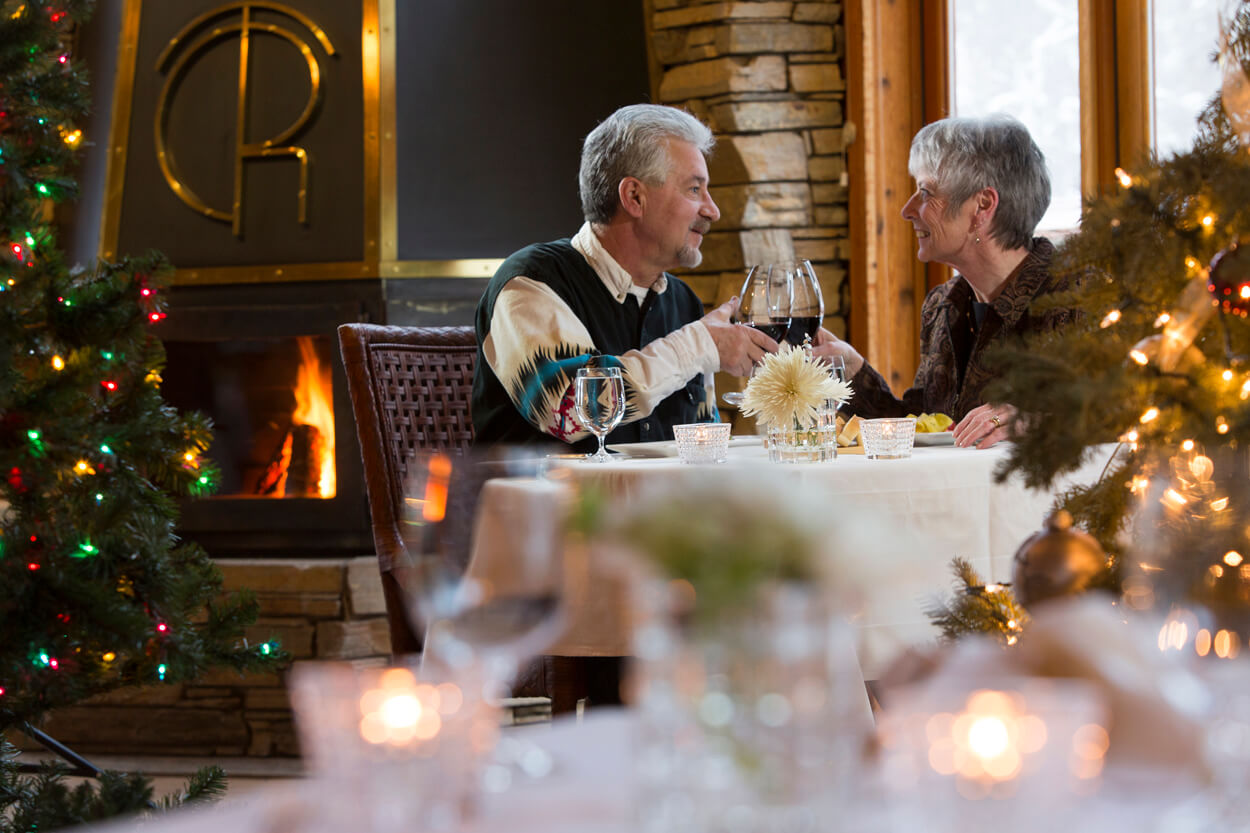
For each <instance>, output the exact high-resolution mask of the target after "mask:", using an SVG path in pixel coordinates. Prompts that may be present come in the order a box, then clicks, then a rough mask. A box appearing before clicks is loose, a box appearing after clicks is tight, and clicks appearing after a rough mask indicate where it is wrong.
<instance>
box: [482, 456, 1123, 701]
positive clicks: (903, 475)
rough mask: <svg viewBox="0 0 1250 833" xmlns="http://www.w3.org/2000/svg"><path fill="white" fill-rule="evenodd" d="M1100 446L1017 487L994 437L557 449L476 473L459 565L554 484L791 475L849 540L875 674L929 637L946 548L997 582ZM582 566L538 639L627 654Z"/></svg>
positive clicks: (485, 550) (860, 627) (563, 649)
mask: <svg viewBox="0 0 1250 833" xmlns="http://www.w3.org/2000/svg"><path fill="white" fill-rule="evenodd" d="M918 436H923V435H918ZM1113 448H1114V447H1113V446H1108V447H1106V448H1105V449H1100V450H1099V452H1098V453H1096V454H1095V455H1092V456H1091V458H1090V459H1089V461H1088V462H1087V463H1086V464H1085V465H1084V466H1082V467H1081V468H1080V469H1079V470H1078V471H1076V472H1074V473H1073V474H1072V475H1070V476H1069V477H1068V478H1065V479H1064V480H1063V481H1062V482H1061V483H1059V484H1058V485H1057V488H1056V489H1055V490H1051V491H1038V490H1033V489H1029V488H1027V487H1026V486H1025V485H1024V484H1023V483H1022V482H1021V481H1020V480H1019V478H1015V477H1013V478H1011V479H1009V480H1007V481H1006V482H1003V483H998V482H996V479H995V471H996V470H997V469H998V468H999V467H1000V466H1001V464H1002V463H1003V461H1004V459H1005V457H1006V455H1007V453H1008V449H1007V447H1006V446H1004V445H1001V444H1000V445H999V446H997V447H995V448H990V449H984V450H980V449H961V448H955V447H953V446H939V447H918V448H916V449H915V450H914V451H913V452H912V454H911V456H910V457H909V458H906V459H899V460H870V459H867V458H866V457H864V456H863V455H862V454H859V455H856V454H846V453H843V454H841V455H839V456H838V457H837V459H836V460H833V461H829V462H825V463H811V464H801V465H785V466H778V465H775V464H770V463H769V459H768V452H767V450H766V449H765V448H764V446H763V444H762V443H761V438H759V437H755V436H743V437H734V438H732V439H731V440H730V442H729V445H728V450H727V460H726V462H724V463H722V464H709V465H686V464H683V462H682V461H681V460H680V459H679V457H678V455H677V446H676V443H673V442H667V443H641V444H638V446H637V447H634V446H628V445H622V446H616V447H615V449H614V450H615V451H616V452H617V454H616V455H614V456H613V457H612V459H611V460H610V461H609V462H607V463H602V464H595V463H587V462H584V461H582V460H579V459H572V458H568V457H559V458H554V459H552V460H551V461H549V463H548V464H547V465H546V466H545V476H544V477H537V478H506V479H499V480H495V481H492V482H491V483H489V484H487V486H486V489H485V490H484V492H483V497H482V508H481V517H480V520H479V526H478V529H477V537H476V539H475V542H474V545H473V560H472V562H471V563H470V565H469V573H470V575H471V576H474V577H477V578H482V579H485V580H487V581H498V580H503V578H504V577H505V576H506V575H507V573H508V572H509V570H510V569H511V565H512V564H513V558H514V550H515V546H516V541H517V540H518V537H519V536H520V535H522V534H523V531H524V530H525V529H526V528H527V526H530V525H543V524H550V522H551V516H552V514H553V512H560V511H562V510H561V509H560V507H561V506H563V505H564V504H561V503H560V502H559V501H558V500H557V496H558V495H559V494H561V493H562V492H563V493H567V492H565V490H567V489H574V488H576V489H584V488H593V489H595V490H598V491H599V492H600V493H602V494H603V495H605V496H606V499H607V500H608V501H609V503H610V505H611V507H612V508H613V511H618V512H623V511H628V509H629V507H631V506H634V505H637V503H638V502H639V500H641V499H642V498H644V497H645V496H647V495H648V494H652V493H654V492H655V491H656V490H659V489H664V490H669V489H673V488H675V487H679V486H680V484H681V483H690V484H698V483H701V482H703V481H705V480H707V479H709V478H711V479H716V480H723V481H734V482H737V483H739V484H741V485H742V487H743V488H745V489H751V488H758V489H759V490H761V491H763V490H766V489H769V488H772V489H774V490H775V489H791V488H793V489H795V490H798V491H802V492H804V493H807V494H808V495H810V496H811V497H812V499H813V502H814V503H818V504H819V503H821V502H823V505H824V507H825V509H826V510H827V511H828V512H830V513H834V514H836V515H837V516H838V517H840V518H845V519H847V523H848V527H846V528H843V529H842V530H841V531H840V532H839V534H840V535H843V536H850V537H853V538H856V539H857V542H856V544H855V546H854V547H849V548H848V554H847V555H846V558H848V559H851V560H853V561H854V562H855V569H854V571H853V572H854V574H855V580H856V582H857V584H858V585H859V587H858V591H859V594H860V604H859V610H858V611H857V612H855V613H854V614H853V616H854V623H855V626H856V633H857V637H856V639H857V647H858V650H859V656H860V661H861V663H862V664H863V665H864V670H865V674H866V675H867V676H868V678H869V679H875V677H876V676H877V674H878V673H879V672H880V671H881V670H882V669H883V668H884V666H885V665H886V664H887V663H888V662H889V661H890V660H891V659H892V657H893V656H894V655H895V654H896V653H897V652H898V651H899V650H901V649H902V648H904V647H907V646H917V645H924V644H927V643H930V642H932V641H933V640H934V639H935V637H936V632H935V631H934V629H933V627H932V625H931V624H930V623H929V620H928V619H927V617H926V616H925V614H924V610H925V609H926V607H927V606H928V604H929V603H930V601H931V600H932V599H933V598H934V597H935V596H938V595H940V594H942V593H943V592H945V591H946V590H947V588H948V587H949V586H950V584H951V578H952V577H951V572H950V562H951V559H952V558H954V557H956V556H959V557H961V558H963V559H965V560H967V561H968V562H969V563H971V564H972V566H973V567H975V568H976V569H977V571H978V572H979V573H980V574H981V575H982V576H983V577H985V579H986V580H987V581H996V582H1007V581H1010V580H1011V570H1012V565H1011V559H1012V555H1013V554H1014V553H1015V550H1016V548H1017V547H1018V546H1019V545H1020V542H1021V541H1023V540H1024V539H1025V538H1027V537H1028V536H1029V535H1031V534H1032V533H1033V532H1035V531H1037V530H1038V529H1039V528H1040V527H1041V526H1042V523H1043V521H1044V520H1045V517H1046V515H1047V514H1048V512H1049V511H1050V509H1051V506H1052V503H1053V501H1054V495H1055V494H1057V493H1058V492H1059V491H1062V489H1063V488H1066V485H1067V484H1070V483H1085V482H1090V481H1092V480H1094V479H1096V478H1097V477H1098V476H1099V474H1100V473H1101V471H1102V470H1103V468H1104V467H1105V465H1106V462H1107V459H1108V458H1109V457H1110V455H1111V453H1112V450H1113ZM752 483H755V484H757V486H756V487H753V486H752V485H751V484H752ZM586 569H588V570H589V571H590V574H591V578H590V579H589V582H590V587H592V588H593V592H592V593H591V594H590V595H588V596H586V597H585V598H584V599H583V601H582V603H581V604H579V605H577V606H575V607H574V608H573V609H571V610H569V611H568V614H567V616H568V625H567V627H566V628H565V631H564V634H563V635H562V637H561V639H560V640H559V641H558V642H557V643H556V645H555V646H554V647H553V649H552V651H551V652H552V653H555V654H563V655H568V656H624V655H627V654H628V653H629V640H630V636H629V630H628V622H627V620H626V616H625V596H624V588H623V586H622V585H621V583H620V581H619V579H618V578H617V577H616V576H615V575H614V574H613V573H612V572H611V571H610V570H605V569H603V568H602V565H599V564H597V563H596V562H595V560H594V558H593V553H592V556H591V563H590V564H589V565H587V568H586Z"/></svg>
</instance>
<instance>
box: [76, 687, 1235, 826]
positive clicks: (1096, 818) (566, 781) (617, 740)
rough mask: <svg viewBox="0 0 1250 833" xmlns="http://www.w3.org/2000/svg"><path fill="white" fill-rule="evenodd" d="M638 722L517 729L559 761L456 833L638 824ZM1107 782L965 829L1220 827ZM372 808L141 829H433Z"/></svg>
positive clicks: (1009, 808)
mask: <svg viewBox="0 0 1250 833" xmlns="http://www.w3.org/2000/svg"><path fill="white" fill-rule="evenodd" d="M638 729H639V725H638V719H637V716H636V715H633V714H631V713H630V712H627V711H624V712H618V711H612V710H606V711H603V710H600V711H595V712H593V713H592V714H590V715H588V716H587V718H586V720H585V721H583V722H581V723H577V722H574V721H573V719H572V718H566V719H564V720H560V721H556V723H554V724H552V725H549V726H537V727H527V728H525V729H523V730H510V731H520V732H524V733H525V735H526V736H528V737H529V738H532V739H533V740H534V741H535V742H537V743H539V744H541V745H542V746H544V747H545V748H547V749H549V750H550V751H551V752H552V754H553V758H554V761H555V766H554V769H553V771H552V773H551V775H550V776H548V777H547V778H545V779H542V780H539V781H522V782H517V783H515V784H514V785H513V786H512V787H511V788H510V789H508V790H507V791H505V792H502V793H499V794H496V795H488V796H486V797H485V798H484V799H483V800H482V801H481V802H480V803H479V805H478V809H477V811H476V814H475V817H474V818H473V819H472V820H471V821H470V822H469V823H468V824H467V825H466V826H464V827H460V828H457V833H625V831H635V830H637V829H638V825H637V822H636V821H635V811H636V810H637V803H638V797H637V795H636V790H635V786H634V784H635V781H634V774H633V757H632V754H631V748H632V746H633V743H634V739H635V738H636V737H637V736H638ZM857 780H858V779H857ZM1105 781H1106V783H1104V785H1103V788H1102V790H1101V791H1100V792H1099V793H1098V794H1096V795H1095V796H1093V797H1092V798H1089V799H1083V800H1081V801H1080V802H1079V803H1075V804H1074V801H1073V798H1072V797H1071V796H1068V797H1067V798H1066V799H1065V800H1064V801H1061V802H1058V803H1056V805H1055V806H1054V807H1053V808H1049V809H1048V808H1044V807H1043V808H1037V807H1033V808H1030V809H1031V814H1030V816H1029V817H1028V818H1020V817H1019V813H1020V811H1019V810H1018V809H1016V808H1015V807H1014V805H1013V804H1012V803H1011V802H1003V803H1001V804H1000V806H999V807H998V808H997V809H996V810H995V819H996V822H995V824H994V826H992V827H979V826H972V825H967V826H964V827H962V828H960V829H966V830H996V829H1003V830H1028V831H1041V830H1053V829H1056V828H1054V827H1052V826H1049V825H1048V824H1047V819H1048V818H1055V817H1057V815H1058V814H1061V813H1062V814H1064V815H1065V816H1066V820H1067V824H1066V825H1065V826H1064V828H1063V829H1065V830H1067V831H1070V833H1077V831H1080V833H1084V831H1091V832H1092V831H1099V833H1102V832H1103V831H1108V830H1125V831H1130V830H1131V831H1139V830H1140V831H1145V830H1197V829H1219V828H1201V827H1197V826H1193V825H1194V822H1195V819H1196V818H1197V817H1200V816H1201V815H1202V813H1203V812H1204V810H1203V809H1202V808H1201V807H1195V808H1194V809H1193V810H1187V809H1186V806H1185V801H1186V800H1187V799H1188V798H1189V797H1190V796H1191V795H1192V793H1193V787H1192V785H1191V784H1187V783H1186V782H1185V781H1184V779H1183V778H1180V777H1178V776H1177V774H1176V773H1168V772H1158V771H1153V772H1151V771H1133V770H1122V771H1118V772H1109V773H1107V777H1106V779H1105ZM842 787H843V789H845V787H846V785H842ZM418 789H419V786H418V785H413V790H414V792H413V794H412V795H410V796H408V798H409V800H415V798H416V790H418ZM831 789H838V785H831ZM374 809H377V808H375V806H374V805H373V802H372V800H371V798H370V797H368V796H363V795H360V794H356V793H353V792H351V791H350V790H349V789H346V788H345V785H343V784H342V783H323V782H322V781H320V780H319V779H309V780H307V781H302V782H297V783H294V784H283V785H275V786H274V787H262V788H260V789H257V790H255V791H253V792H250V793H247V794H245V795H243V796H241V797H239V798H236V799H230V798H227V799H226V801H225V803H224V804H222V805H219V806H217V807H213V808H209V809H200V810H182V811H175V812H174V813H173V814H172V815H170V816H167V817H165V818H162V819H158V820H155V821H151V822H148V823H147V824H145V825H144V827H143V829H144V830H150V831H153V833H222V831H230V833H349V831H350V833H391V831H392V830H394V831H400V830H410V831H417V830H423V829H427V828H425V827H424V826H422V825H420V824H419V823H417V822H415V821H409V822H408V823H407V824H401V825H397V826H394V827H389V826H385V827H384V826H374V825H371V824H370V823H369V821H368V817H369V814H370V811H371V810H374ZM899 813H900V807H899V804H898V798H897V797H890V796H887V795H884V794H882V793H880V792H878V791H875V790H874V789H873V788H872V787H870V786H869V782H868V781H867V780H865V781H864V784H863V788H862V789H861V788H856V789H854V790H852V791H851V795H850V796H849V800H846V801H845V802H844V803H840V804H839V806H837V807H836V808H835V809H834V810H833V812H832V813H831V814H830V818H828V819H827V823H826V826H825V827H824V828H823V829H827V830H830V831H838V830H875V831H903V830H932V829H935V827H934V826H932V825H926V824H924V823H923V822H922V821H920V820H917V819H916V818H915V817H914V816H912V817H908V816H901V817H900V815H899ZM909 819H910V820H909ZM918 821H919V823H918ZM1185 821H1188V822H1189V824H1185ZM87 829H88V830H96V831H99V833H121V831H130V830H134V829H136V825H135V822H133V821H123V822H116V823H113V824H110V825H106V826H102V827H97V828H87ZM1224 829H1234V828H1224Z"/></svg>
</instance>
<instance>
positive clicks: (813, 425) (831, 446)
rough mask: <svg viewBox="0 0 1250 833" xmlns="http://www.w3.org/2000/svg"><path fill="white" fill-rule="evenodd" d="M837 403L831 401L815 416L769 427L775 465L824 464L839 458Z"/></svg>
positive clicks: (769, 455)
mask: <svg viewBox="0 0 1250 833" xmlns="http://www.w3.org/2000/svg"><path fill="white" fill-rule="evenodd" d="M837 409H838V406H837V403H836V402H834V401H833V400H829V401H828V402H826V403H825V405H824V406H823V407H821V408H819V409H818V410H817V412H816V414H815V416H813V417H811V418H809V419H807V420H801V419H792V420H791V421H790V422H789V424H783V425H780V426H778V425H769V426H768V459H769V460H771V461H772V462H774V463H823V462H826V461H828V460H836V459H837V457H838V426H837V419H836V414H837Z"/></svg>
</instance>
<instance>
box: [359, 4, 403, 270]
mask: <svg viewBox="0 0 1250 833" xmlns="http://www.w3.org/2000/svg"><path fill="white" fill-rule="evenodd" d="M378 12H379V7H378V0H363V2H362V3H361V12H360V16H361V19H360V38H361V44H360V77H361V83H362V85H363V87H364V89H363V90H362V93H363V97H364V108H365V112H364V128H365V141H364V155H365V171H364V179H365V182H364V185H365V194H364V200H365V202H364V215H365V216H364V224H365V228H364V232H365V253H364V258H365V263H367V264H370V265H371V266H372V268H373V269H374V271H376V270H377V268H378V262H379V260H381V258H380V257H379V249H378V240H379V237H380V231H381V229H380V228H379V224H380V215H379V211H380V208H381V207H380V202H381V199H382V197H381V194H380V191H379V186H380V183H379V177H380V175H381V170H380V167H381V165H380V162H379V160H380V157H381V149H380V145H381V144H382V139H381V136H380V133H381V124H380V122H381V114H380V112H379V105H380V104H381V102H380V101H379V96H380V93H381V85H380V81H379V79H380V77H381V75H382V70H383V67H382V44H383V43H384V42H385V39H384V35H383V34H382V32H381V21H380V20H379V16H378ZM393 17H394V15H392V19H393ZM391 41H392V47H393V46H394V43H393V41H394V36H393V35H392V36H391ZM391 66H392V70H393V67H394V62H393V61H392V64H391ZM393 75H394V73H393V72H392V76H393ZM394 99H395V96H394V91H393V89H392V92H391V102H392V111H393V110H394ZM392 135H393V131H392ZM391 144H392V145H393V144H394V139H392V140H391Z"/></svg>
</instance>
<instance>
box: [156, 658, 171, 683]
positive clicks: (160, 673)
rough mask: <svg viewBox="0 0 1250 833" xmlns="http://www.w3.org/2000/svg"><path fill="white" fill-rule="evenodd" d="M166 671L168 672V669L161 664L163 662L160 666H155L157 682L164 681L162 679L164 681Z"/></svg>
mask: <svg viewBox="0 0 1250 833" xmlns="http://www.w3.org/2000/svg"><path fill="white" fill-rule="evenodd" d="M168 670H169V669H168V668H167V667H166V665H165V663H163V662H162V663H161V664H160V665H158V666H156V677H157V679H159V680H164V679H165V672H166V671H168Z"/></svg>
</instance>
